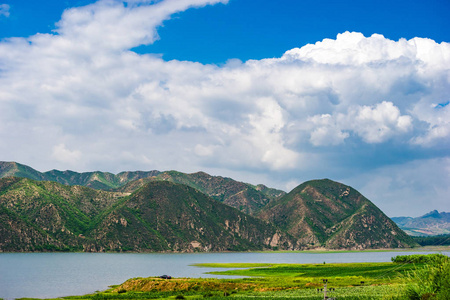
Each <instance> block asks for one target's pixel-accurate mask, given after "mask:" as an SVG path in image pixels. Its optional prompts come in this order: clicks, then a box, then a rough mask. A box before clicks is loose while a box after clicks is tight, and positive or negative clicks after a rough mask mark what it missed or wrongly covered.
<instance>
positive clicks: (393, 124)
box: [309, 101, 412, 146]
mask: <svg viewBox="0 0 450 300" xmlns="http://www.w3.org/2000/svg"><path fill="white" fill-rule="evenodd" d="M309 121H310V122H311V123H312V124H313V125H314V129H313V130H312V132H311V138H310V141H311V143H312V144H313V145H315V146H322V145H337V144H341V143H343V142H344V140H345V139H346V138H348V137H349V136H350V133H349V132H352V133H354V134H355V135H358V136H359V137H361V138H362V139H363V140H364V141H365V142H367V143H381V142H384V141H386V140H388V139H389V138H392V137H393V136H395V135H401V134H404V133H407V132H408V131H409V130H410V129H411V128H412V118H411V117H410V116H407V115H400V110H399V109H398V107H396V106H394V104H393V103H392V102H386V101H383V102H381V103H377V104H376V105H375V106H352V107H349V109H348V112H347V113H346V114H343V113H337V114H336V115H335V116H331V115H329V114H325V115H320V116H319V115H316V116H313V117H311V118H309Z"/></svg>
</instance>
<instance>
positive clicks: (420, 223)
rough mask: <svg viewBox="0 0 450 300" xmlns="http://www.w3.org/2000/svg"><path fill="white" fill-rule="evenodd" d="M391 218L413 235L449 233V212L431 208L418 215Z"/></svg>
mask: <svg viewBox="0 0 450 300" xmlns="http://www.w3.org/2000/svg"><path fill="white" fill-rule="evenodd" d="M392 220H393V221H394V222H395V223H396V224H397V225H398V226H399V227H400V228H401V229H402V230H404V231H405V232H407V233H408V234H409V235H413V236H436V235H442V234H450V213H448V212H439V211H437V210H432V211H430V212H428V213H426V214H424V215H422V216H420V217H416V218H412V217H393V218H392Z"/></svg>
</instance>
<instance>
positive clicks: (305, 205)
mask: <svg viewBox="0 0 450 300" xmlns="http://www.w3.org/2000/svg"><path fill="white" fill-rule="evenodd" d="M7 175H16V176H21V177H27V178H35V179H37V180H40V181H36V180H31V179H24V178H17V177H5V176H7ZM1 177H3V178H2V179H0V251H44V250H70V251H137V252H142V251H225V250H262V249H275V248H276V249H290V250H291V249H311V248H327V249H375V248H403V247H411V246H415V245H417V244H416V243H415V242H414V241H413V240H412V239H411V237H409V236H408V235H406V234H405V233H404V232H403V231H402V230H400V229H399V228H398V227H397V225H396V224H395V223H394V222H392V221H391V220H390V219H389V218H388V217H387V216H385V215H384V214H383V212H381V211H380V210H379V209H378V208H377V207H376V206H375V205H374V204H373V203H371V202H370V201H369V200H368V199H366V198H365V197H364V196H362V195H361V194H360V193H359V192H357V191H356V190H354V189H352V188H351V187H349V186H346V185H343V184H341V183H338V182H334V181H331V180H328V179H325V180H313V181H308V182H305V183H303V184H301V185H300V186H298V187H297V188H295V189H294V190H292V191H291V192H290V193H288V194H285V193H284V192H282V191H279V190H275V189H270V188H268V187H265V186H262V185H258V186H253V185H250V184H247V183H242V182H238V181H235V180H233V179H230V178H224V177H220V176H211V175H208V174H206V173H203V172H198V173H193V174H184V173H180V172H176V171H168V172H159V171H150V172H122V173H119V174H117V175H114V174H111V173H104V172H91V173H76V172H71V171H64V172H61V171H56V170H53V171H49V172H45V173H40V172H38V171H36V170H34V169H32V168H30V167H27V166H24V165H20V164H17V163H0V178H1ZM45 180H51V181H45ZM58 182H63V183H65V184H66V185H63V184H61V183H58ZM75 184H80V185H75ZM81 185H87V186H92V187H95V188H96V189H93V188H88V187H85V186H81ZM225 204H226V205H225ZM233 207H234V208H233ZM235 208H237V209H235ZM239 210H240V211H239Z"/></svg>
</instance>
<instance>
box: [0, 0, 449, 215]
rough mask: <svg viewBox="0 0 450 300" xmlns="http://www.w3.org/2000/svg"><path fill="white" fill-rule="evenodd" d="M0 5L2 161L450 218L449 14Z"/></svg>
mask: <svg viewBox="0 0 450 300" xmlns="http://www.w3.org/2000/svg"><path fill="white" fill-rule="evenodd" d="M354 2H355V1H347V0H344V1H320V0H316V1H309V0H307V1H291V0H285V1H267V0H261V1H249V0H229V1H227V0H161V1H150V0H128V1H119V0H98V1H89V0H63V1H62V0H47V1H31V0H0V160H2V161H16V162H19V163H22V164H26V165H29V166H31V167H33V168H35V169H37V170H39V171H48V170H51V169H59V170H67V169H69V170H73V171H78V172H86V171H95V170H101V171H109V172H112V173H118V172H121V171H133V170H160V171H165V170H178V171H181V172H187V173H191V172H197V171H205V172H207V173H209V174H211V175H220V176H227V177H231V178H233V179H236V180H240V181H244V182H249V183H252V184H258V183H262V184H265V185H267V186H269V187H274V188H279V189H282V190H285V191H290V190H291V189H292V188H294V187H295V186H297V185H298V184H300V183H302V182H304V181H307V180H311V179H321V178H329V179H332V180H336V181H339V182H342V183H344V184H347V185H350V186H352V187H354V188H356V189H357V190H358V191H360V192H361V193H362V194H363V195H364V196H366V197H367V198H368V199H370V200H371V201H372V202H373V203H375V204H376V205H377V206H378V207H379V208H380V209H381V210H383V211H384V212H385V213H386V214H387V215H388V216H390V217H394V216H413V217H417V216H420V215H423V214H425V213H427V212H429V211H431V210H434V209H437V210H439V211H447V212H448V211H450V105H449V103H450V43H449V42H450V29H449V28H450V18H448V16H449V15H450V2H449V1H448V0H431V1H417V0H412V1H403V0H399V1H385V0H379V1H370V2H369V1H359V2H358V3H354Z"/></svg>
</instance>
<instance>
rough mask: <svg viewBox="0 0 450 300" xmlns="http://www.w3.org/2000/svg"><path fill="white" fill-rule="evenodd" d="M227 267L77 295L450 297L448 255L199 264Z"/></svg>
mask: <svg viewBox="0 0 450 300" xmlns="http://www.w3.org/2000/svg"><path fill="white" fill-rule="evenodd" d="M197 266H198V267H210V268H211V267H215V268H227V270H224V271H216V272H213V273H214V274H217V275H233V276H239V277H240V278H237V279H216V278H174V279H162V278H159V277H149V278H133V279H130V280H128V281H126V282H124V283H123V284H121V285H117V286H112V287H111V288H110V289H109V290H107V291H105V292H99V293H96V294H93V295H86V296H78V297H66V298H65V299H67V300H76V299H80V300H81V299H98V300H101V299H211V300H212V299H252V300H255V299H280V300H281V299H303V300H314V299H315V300H319V299H323V298H324V291H323V290H324V288H325V286H324V285H325V282H324V279H326V280H327V282H326V284H327V287H326V288H327V291H328V292H327V296H328V297H330V298H335V299H339V300H382V299H384V300H400V299H410V300H442V299H447V298H446V297H447V296H448V295H450V260H449V258H448V257H447V256H445V255H436V254H434V255H404V256H397V257H395V258H393V262H391V263H339V264H328V263H322V264H245V263H239V264H217V263H215V264H199V265H197Z"/></svg>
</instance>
